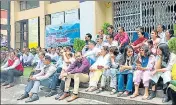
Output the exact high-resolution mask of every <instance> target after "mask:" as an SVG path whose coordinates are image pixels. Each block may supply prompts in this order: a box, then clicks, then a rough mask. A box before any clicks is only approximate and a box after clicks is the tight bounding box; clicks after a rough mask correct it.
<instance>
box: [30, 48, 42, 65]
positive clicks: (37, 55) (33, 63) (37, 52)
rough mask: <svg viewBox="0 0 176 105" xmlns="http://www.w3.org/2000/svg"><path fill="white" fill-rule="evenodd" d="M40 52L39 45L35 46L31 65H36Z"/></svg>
mask: <svg viewBox="0 0 176 105" xmlns="http://www.w3.org/2000/svg"><path fill="white" fill-rule="evenodd" d="M40 52H41V47H37V49H36V54H35V56H34V59H33V60H32V65H33V66H36V65H37V63H38V62H39V61H40V59H39V53H40Z"/></svg>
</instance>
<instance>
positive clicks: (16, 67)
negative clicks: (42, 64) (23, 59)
mask: <svg viewBox="0 0 176 105" xmlns="http://www.w3.org/2000/svg"><path fill="white" fill-rule="evenodd" d="M9 54H10V57H9V58H8V60H7V62H6V63H5V64H4V65H3V66H1V83H2V86H7V87H5V88H6V89H7V88H10V87H12V86H14V77H20V76H22V75H23V71H24V68H23V65H22V63H20V59H19V58H18V57H17V56H16V53H15V51H11V52H10V53H9Z"/></svg>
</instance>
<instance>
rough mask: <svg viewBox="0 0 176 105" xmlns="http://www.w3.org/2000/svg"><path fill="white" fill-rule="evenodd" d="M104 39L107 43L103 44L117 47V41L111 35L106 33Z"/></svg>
mask: <svg viewBox="0 0 176 105" xmlns="http://www.w3.org/2000/svg"><path fill="white" fill-rule="evenodd" d="M106 40H107V43H105V44H104V46H108V47H112V46H116V47H118V42H117V41H115V40H114V37H113V35H107V36H106Z"/></svg>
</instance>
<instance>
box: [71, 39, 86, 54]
mask: <svg viewBox="0 0 176 105" xmlns="http://www.w3.org/2000/svg"><path fill="white" fill-rule="evenodd" d="M85 45H86V43H85V41H84V40H81V39H79V38H76V39H74V44H73V49H74V50H75V52H78V51H82V49H83V47H84V46H85Z"/></svg>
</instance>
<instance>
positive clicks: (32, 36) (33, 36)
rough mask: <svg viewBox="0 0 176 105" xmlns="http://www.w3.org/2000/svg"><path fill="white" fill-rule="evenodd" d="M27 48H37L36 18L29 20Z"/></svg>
mask: <svg viewBox="0 0 176 105" xmlns="http://www.w3.org/2000/svg"><path fill="white" fill-rule="evenodd" d="M28 35H29V48H36V47H38V17H37V18H33V19H29V33H28Z"/></svg>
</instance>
